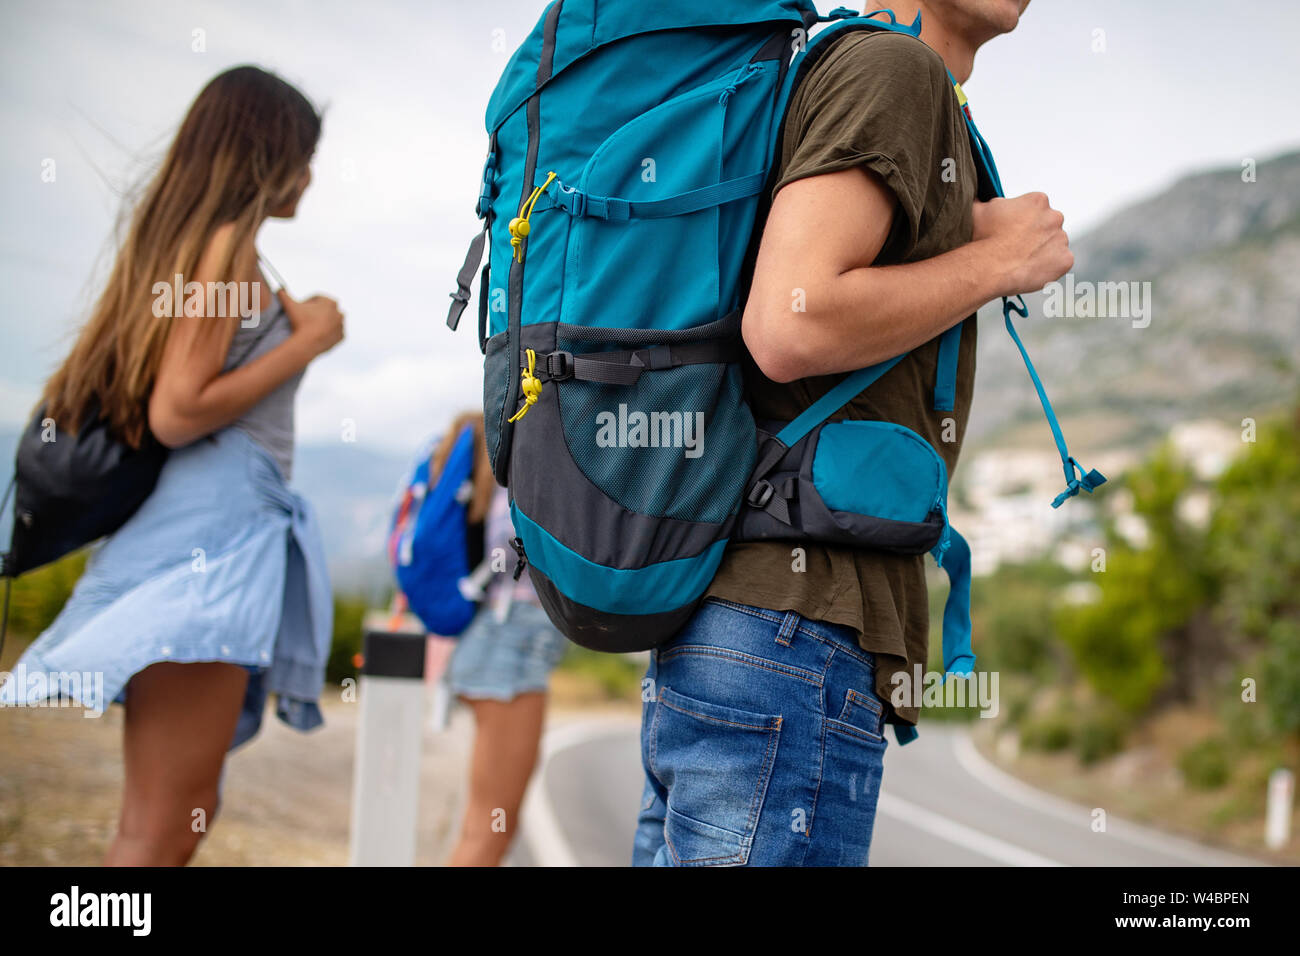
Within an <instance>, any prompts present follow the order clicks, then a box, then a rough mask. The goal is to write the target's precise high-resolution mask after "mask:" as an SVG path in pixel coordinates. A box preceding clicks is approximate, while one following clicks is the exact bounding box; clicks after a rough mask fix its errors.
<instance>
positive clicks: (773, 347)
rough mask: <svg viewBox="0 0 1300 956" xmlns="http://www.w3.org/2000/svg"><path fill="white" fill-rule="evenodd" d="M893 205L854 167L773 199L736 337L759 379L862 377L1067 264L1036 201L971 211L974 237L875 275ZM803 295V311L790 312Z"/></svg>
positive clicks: (1032, 197) (1060, 237)
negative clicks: (863, 371)
mask: <svg viewBox="0 0 1300 956" xmlns="http://www.w3.org/2000/svg"><path fill="white" fill-rule="evenodd" d="M896 206H897V200H896V199H895V197H894V194H893V193H892V192H891V191H890V190H889V189H888V188H887V187H886V186H885V185H884V183H883V182H882V181H881V180H880V179H879V177H877V176H876V174H875V173H873V172H870V171H869V170H867V169H865V168H864V167H861V166H858V167H854V168H851V169H845V170H841V171H839V172H834V173H827V174H825V175H820V176H810V177H808V178H806V179H800V180H796V181H794V182H792V183H789V184H787V185H786V186H785V187H783V188H782V189H781V190H780V192H778V193H777V195H776V198H775V199H774V200H773V203H772V209H771V212H770V214H769V216H768V220H767V224H766V226H765V228H764V230H763V238H762V241H761V244H760V246H759V251H758V258H757V261H756V263H755V267H754V280H753V284H752V286H751V288H750V295H749V300H748V302H747V303H746V306H745V313H744V318H743V320H742V326H741V331H742V335H743V336H744V339H745V344H746V345H747V346H748V347H749V351H750V353H751V354H752V355H753V357H754V361H755V362H756V363H757V364H758V367H759V369H760V370H761V371H762V372H763V374H764V375H766V376H767V377H768V378H770V379H772V380H773V381H776V382H791V381H794V380H795V379H800V378H807V377H809V376H814V375H829V374H832V373H835V372H847V371H851V370H853V369H858V368H864V367H866V366H868V365H874V364H876V363H877V362H881V361H884V360H885V359H888V358H892V357H893V356H895V355H899V354H901V353H903V352H907V351H910V350H911V349H914V348H916V347H917V346H918V345H921V344H922V343H924V342H928V341H929V340H930V339H932V338H934V337H935V336H936V335H939V334H940V333H942V332H943V331H945V330H946V329H948V328H950V327H951V326H953V325H955V324H956V323H957V322H959V321H961V320H962V319H964V318H965V317H966V316H968V315H970V314H971V313H972V312H974V311H975V310H976V309H978V308H979V307H980V306H982V305H984V303H986V302H988V301H990V300H992V299H995V298H997V297H999V296H1003V295H1015V294H1017V293H1022V292H1036V291H1037V290H1039V289H1041V288H1042V287H1043V286H1044V285H1046V284H1047V283H1048V282H1051V281H1052V280H1054V279H1058V278H1060V277H1061V276H1062V275H1064V274H1065V273H1066V272H1068V271H1069V269H1070V268H1071V266H1073V265H1074V256H1073V254H1072V253H1071V252H1070V248H1069V239H1068V238H1067V237H1066V234H1065V231H1064V230H1063V229H1062V228H1061V226H1062V223H1063V222H1064V217H1063V216H1062V215H1061V214H1060V213H1059V212H1057V211H1056V210H1054V209H1052V208H1051V206H1050V205H1048V201H1047V197H1046V196H1045V195H1043V194H1042V193H1028V194H1026V195H1024V196H1018V197H1016V198H1014V199H995V200H993V201H992V202H988V203H979V202H977V203H975V207H974V210H973V212H974V230H973V236H972V240H971V241H970V242H969V243H967V244H966V245H964V246H960V247H958V248H956V249H953V250H952V251H950V252H946V253H943V254H942V255H938V256H935V257H934V258H932V259H925V260H922V261H920V262H912V263H907V264H904V265H890V266H875V265H872V262H873V261H874V260H875V258H876V256H877V255H878V254H879V253H880V250H881V248H883V246H884V244H885V240H886V239H887V238H888V236H889V231H890V228H891V226H892V224H893V221H894V215H895V212H896ZM796 290H802V293H803V294H802V301H803V303H804V305H805V308H806V310H805V311H795V310H794V305H795V303H796V301H797V299H796V294H797V293H796Z"/></svg>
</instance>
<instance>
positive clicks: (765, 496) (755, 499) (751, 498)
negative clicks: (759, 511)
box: [745, 478, 776, 508]
mask: <svg viewBox="0 0 1300 956" xmlns="http://www.w3.org/2000/svg"><path fill="white" fill-rule="evenodd" d="M775 492H776V489H775V488H773V487H772V483H771V482H770V481H768V480H767V479H766V478H760V479H758V481H756V482H754V487H752V488H750V489H749V494H748V495H746V496H745V500H746V501H748V502H749V503H750V504H751V505H752V506H753V507H755V508H762V507H763V506H764V505H766V504H767V503H768V502H769V501H771V500H772V495H773V494H774V493H775Z"/></svg>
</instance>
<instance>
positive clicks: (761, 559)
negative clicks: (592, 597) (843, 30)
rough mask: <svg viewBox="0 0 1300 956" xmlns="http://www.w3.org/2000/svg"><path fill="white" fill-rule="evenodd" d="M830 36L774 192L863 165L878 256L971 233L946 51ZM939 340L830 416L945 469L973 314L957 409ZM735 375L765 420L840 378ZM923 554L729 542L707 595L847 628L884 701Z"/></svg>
mask: <svg viewBox="0 0 1300 956" xmlns="http://www.w3.org/2000/svg"><path fill="white" fill-rule="evenodd" d="M833 42H834V44H835V45H834V46H833V47H832V48H831V49H830V50H829V51H828V52H827V53H826V54H825V55H824V56H823V58H822V60H821V62H820V63H817V64H815V65H814V66H813V67H812V69H811V71H810V73H809V74H808V75H807V76H806V77H805V78H804V80H803V81H802V82H801V85H800V87H799V89H798V90H796V92H795V95H794V97H793V99H792V100H791V103H790V108H789V109H790V112H789V114H788V118H787V121H786V128H785V135H784V139H783V142H782V146H781V158H780V166H779V169H778V174H777V183H776V186H775V190H779V189H780V188H781V187H782V186H785V185H786V184H787V183H790V182H793V181H795V180H797V179H803V178H805V177H807V176H817V175H822V174H825V173H832V172H837V171H839V170H843V169H848V168H851V167H853V166H863V167H865V168H866V169H868V170H870V171H871V172H873V173H875V174H876V175H877V176H878V177H879V178H880V179H881V180H882V181H883V182H884V184H885V185H886V186H887V187H888V188H889V189H890V190H891V191H892V192H893V193H894V195H895V197H896V198H897V200H898V204H897V209H896V212H895V215H894V222H893V226H892V228H891V231H890V233H889V236H888V238H887V240H886V242H885V245H884V247H883V248H882V249H881V251H880V254H879V255H878V256H877V258H876V260H875V261H876V264H878V265H892V264H897V263H905V262H913V261H917V260H920V259H929V258H931V257H933V256H936V255H939V254H941V253H943V252H947V251H949V250H951V249H953V248H955V247H957V246H960V245H963V244H964V243H966V242H969V241H970V238H971V204H972V202H973V201H974V199H975V196H976V186H977V180H976V171H975V163H974V159H973V157H972V156H971V153H970V146H969V141H968V138H967V132H966V126H965V118H964V116H963V114H962V109H961V106H960V104H959V103H958V101H957V95H956V93H955V91H954V90H953V87H952V82H951V80H949V78H948V73H947V70H946V69H945V67H944V63H943V60H942V59H941V58H940V56H939V55H938V54H937V53H935V52H934V51H933V50H932V49H930V47H928V46H927V45H926V44H925V43H923V42H922V41H921V40H919V39H917V38H915V37H911V36H907V35H903V34H898V33H886V32H875V31H872V32H863V33H852V34H849V35H848V36H846V37H844V38H841V39H839V40H835V41H833ZM775 190H774V193H773V195H775ZM938 349H939V339H938V338H935V339H932V340H931V341H929V342H926V343H925V344H924V345H922V346H920V347H919V348H917V349H914V350H913V351H912V352H910V353H909V354H908V355H907V356H906V357H905V358H904V359H903V360H902V361H900V362H899V363H898V364H897V365H896V366H894V368H892V369H890V370H889V371H888V372H886V373H885V375H884V376H882V377H881V378H880V379H878V380H877V381H876V382H875V383H873V384H872V385H871V386H870V387H869V388H867V389H866V390H865V391H863V392H862V393H860V394H859V395H858V396H857V397H856V398H854V399H853V400H852V401H851V402H850V403H849V404H848V405H847V406H845V408H844V409H842V410H841V411H840V412H838V413H836V414H835V415H832V416H831V420H833V421H834V420H839V419H843V418H853V419H872V420H885V421H890V422H897V423H898V424H901V425H905V426H907V427H908V428H910V429H912V430H913V431H915V432H917V433H918V434H920V435H921V436H922V437H923V438H925V439H926V440H927V441H929V442H930V444H931V445H933V446H934V447H935V449H937V450H938V452H939V453H940V455H942V457H943V459H944V461H945V463H946V464H947V467H948V474H949V475H951V474H952V473H953V469H954V467H955V466H956V464H957V454H958V451H959V450H960V448H961V441H962V437H963V436H964V434H965V431H966V420H967V417H968V415H969V412H970V402H971V392H972V388H973V385H974V378H975V317H974V316H971V317H969V318H968V319H966V320H965V322H964V325H963V328H962V336H961V348H960V351H959V355H958V366H957V391H956V402H955V406H954V410H953V411H943V412H941V411H935V410H934V385H935V371H936V364H937V359H938ZM745 375H746V383H747V386H748V389H749V395H750V401H751V404H752V407H753V411H754V416H755V417H756V418H758V419H760V420H762V419H769V420H774V421H789V420H790V419H792V418H794V417H795V416H796V415H798V414H799V413H800V412H801V411H803V410H804V409H805V408H807V407H808V406H809V405H810V404H812V402H813V401H815V400H816V399H817V398H819V397H820V396H821V395H822V394H824V393H825V392H826V391H827V390H828V389H829V388H831V387H832V386H833V385H835V384H836V383H837V382H839V381H840V380H841V379H842V378H843V376H842V375H828V376H818V377H814V378H805V379H800V380H798V381H795V382H791V383H788V384H778V383H775V382H772V381H771V380H769V379H767V378H766V377H764V376H763V374H762V373H761V372H759V371H758V369H757V367H756V366H755V365H754V364H753V362H752V361H750V360H746V363H745ZM866 477H867V476H864V480H865V479H866ZM796 545H798V546H800V547H802V548H803V550H804V556H803V564H804V569H803V570H797V568H798V567H799V563H798V561H797V560H796V554H795V551H794V549H795V547H796ZM925 561H926V557H925V556H924V555H916V556H898V555H893V554H887V553H884V552H879V551H871V550H867V549H865V548H863V549H853V548H844V547H835V546H824V545H818V544H815V543H798V542H792V541H758V542H743V543H733V544H731V545H730V546H729V547H728V548H727V551H726V553H725V555H724V557H723V561H722V565H721V567H720V568H719V570H718V573H717V576H716V577H715V578H714V580H713V583H712V585H711V586H710V588H709V590H708V592H707V593H708V595H709V596H712V597H718V598H722V599H725V600H730V601H736V602H739V603H742V604H750V605H754V606H757V607H765V608H769V609H771V610H793V611H796V612H798V613H799V614H802V615H803V616H804V617H807V618H812V619H814V620H819V621H828V622H831V623H835V624H843V625H847V626H849V627H852V628H853V629H854V630H856V631H857V632H858V633H859V638H858V642H859V644H860V645H861V646H862V648H863V649H864V650H868V651H871V652H873V653H874V654H875V655H876V660H877V668H876V692H877V694H879V695H880V697H881V698H882V699H884V700H885V701H886V702H888V701H889V698H890V693H891V691H892V690H893V689H894V684H893V682H892V680H891V678H892V676H893V675H894V674H895V673H896V672H897V671H900V670H906V671H907V672H908V673H909V674H910V673H912V672H913V669H914V667H915V666H916V665H917V664H920V665H921V667H922V668H924V667H925V666H926V658H927V646H928V638H929V605H928V602H927V596H926V584H925ZM917 716H918V714H917V710H916V708H914V707H911V706H905V707H900V708H899V709H898V711H897V714H896V715H895V714H894V713H893V712H892V709H891V710H890V719H891V720H901V721H905V722H907V723H915V722H916V720H917Z"/></svg>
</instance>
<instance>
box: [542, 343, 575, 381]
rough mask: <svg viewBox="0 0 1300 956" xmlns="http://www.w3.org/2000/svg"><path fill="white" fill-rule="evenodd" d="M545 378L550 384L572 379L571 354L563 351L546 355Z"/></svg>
mask: <svg viewBox="0 0 1300 956" xmlns="http://www.w3.org/2000/svg"><path fill="white" fill-rule="evenodd" d="M545 371H546V377H547V379H548V380H549V381H552V382H562V381H564V380H565V379H566V378H573V353H572V352H566V351H564V350H563V349H561V350H558V351H555V352H547V353H546V368H545Z"/></svg>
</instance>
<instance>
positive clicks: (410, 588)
mask: <svg viewBox="0 0 1300 956" xmlns="http://www.w3.org/2000/svg"><path fill="white" fill-rule="evenodd" d="M436 447H437V441H436V440H433V441H429V442H427V443H426V444H425V446H424V447H423V448H422V449H421V450H420V453H419V455H418V456H417V457H416V459H415V463H414V465H412V467H411V470H410V472H409V473H408V474H407V476H406V477H405V478H404V479H403V481H402V491H401V494H400V496H399V498H398V502H397V507H396V509H395V510H394V512H393V521H392V525H391V527H390V528H389V532H388V548H387V550H388V560H389V563H390V564H391V565H392V566H393V574H394V575H395V576H396V578H397V586H398V587H399V588H401V591H402V594H404V595H405V596H406V603H407V605H408V606H409V607H410V609H411V612H412V613H413V614H415V616H416V617H418V618H419V619H420V623H421V624H423V625H424V626H425V627H426V628H428V629H429V632H430V633H432V634H439V635H441V636H443V637H457V636H459V635H460V634H461V633H462V632H463V631H464V630H465V629H466V628H467V627H469V624H470V621H472V620H473V619H474V613H475V612H476V611H477V610H478V605H477V604H476V603H475V602H474V601H472V600H470V599H469V598H467V597H466V596H465V594H464V593H463V592H462V591H461V585H460V582H461V579H462V578H465V577H466V576H467V575H468V574H469V573H470V571H471V570H473V569H472V568H470V566H469V562H470V558H469V554H470V548H469V542H468V540H467V538H468V531H469V525H468V510H469V509H468V501H469V497H470V495H471V493H472V492H471V490H470V476H471V473H472V471H473V468H474V429H473V427H472V426H468V425H467V426H465V428H463V429H462V430H461V433H460V434H459V435H458V436H457V437H456V442H455V444H454V445H453V446H452V449H451V452H450V453H449V454H448V455H447V461H446V462H445V463H444V464H443V466H442V470H441V471H440V472H439V473H438V474H437V475H431V474H430V470H431V465H432V455H433V450H434V448H436Z"/></svg>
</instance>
